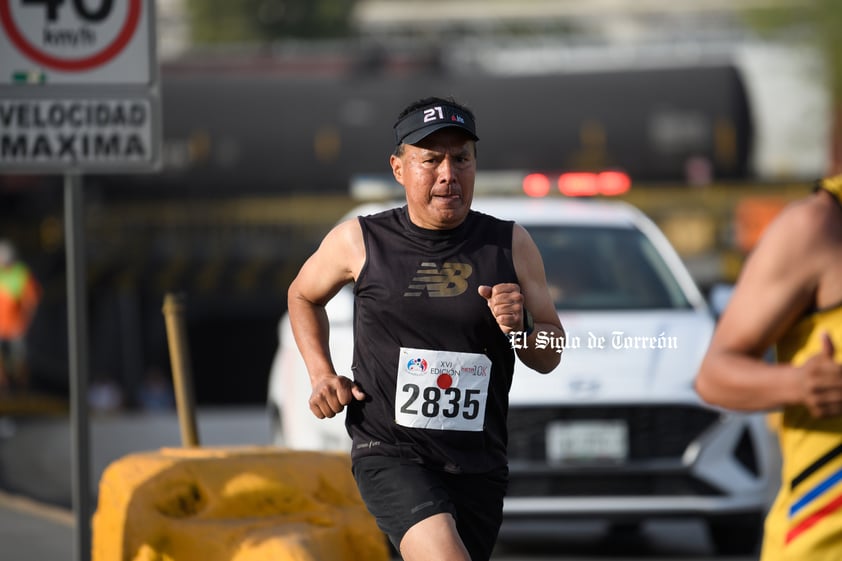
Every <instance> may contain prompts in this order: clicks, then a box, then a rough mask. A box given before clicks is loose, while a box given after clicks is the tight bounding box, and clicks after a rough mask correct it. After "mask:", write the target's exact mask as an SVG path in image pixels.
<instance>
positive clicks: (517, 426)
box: [508, 405, 721, 497]
mask: <svg viewBox="0 0 842 561" xmlns="http://www.w3.org/2000/svg"><path fill="white" fill-rule="evenodd" d="M718 419H719V414H718V413H717V412H715V411H711V410H709V409H704V408H701V407H694V406H685V405H657V406H649V405H647V406H618V407H557V406H556V407H513V408H511V410H510V411H509V465H510V480H509V491H508V495H509V496H522V497H531V496H536V497H537V496H570V497H577V496H578V497H581V496H602V497H606V496H680V495H694V496H700V495H701V496H705V495H707V496H711V495H718V494H721V492H720V491H719V490H717V489H716V488H714V487H712V486H710V485H708V484H706V483H705V482H703V481H700V480H699V479H696V478H695V477H693V476H692V475H691V474H690V472H689V470H688V469H686V467H684V466H683V464H682V463H681V457H682V455H683V454H684V451H685V450H686V449H687V447H688V446H689V445H690V443H691V442H693V441H694V440H695V439H696V438H698V437H699V435H701V434H702V432H704V431H705V430H706V429H707V428H709V427H710V426H712V425H713V424H714V423H716V422H717V420H718ZM585 420H622V421H623V422H625V423H626V425H627V426H628V437H629V443H628V457H627V459H626V460H625V461H624V462H623V463H621V464H611V463H599V462H594V463H570V464H554V463H550V462H548V460H547V457H546V449H547V445H546V427H547V424H548V423H551V422H554V421H585Z"/></svg>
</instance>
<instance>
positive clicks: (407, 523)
mask: <svg viewBox="0 0 842 561" xmlns="http://www.w3.org/2000/svg"><path fill="white" fill-rule="evenodd" d="M353 473H354V479H356V481H357V486H358V487H359V490H360V495H361V496H362V498H363V501H365V504H366V506H367V507H368V510H369V512H370V513H371V514H372V515H373V516H374V518H375V519H376V520H377V525H378V527H379V528H380V530H381V531H382V532H383V533H384V534H386V535H387V536H389V540H390V541H391V542H392V544H393V545H394V546H395V548H396V549H397V550H398V551H400V542H401V540H402V539H403V536H404V534H405V533H406V531H407V530H409V529H410V528H411V527H412V526H414V525H415V524H416V523H418V522H420V521H422V520H424V519H425V518H427V517H429V516H432V515H434V514H440V513H442V512H449V513H450V514H452V515H453V517H454V519H455V520H456V529H457V531H458V532H459V536H460V537H461V538H462V542H463V543H464V544H465V547H466V548H467V550H468V553H470V555H471V559H472V561H487V560H488V559H490V558H491V552H492V550H493V549H494V544H495V542H496V541H497V534H498V532H499V530H500V523H501V522H502V517H503V497H504V496H505V494H506V486H507V480H508V474H507V470H506V469H505V468H503V469H500V470H498V471H495V472H491V473H482V474H454V473H448V472H444V471H437V470H432V469H430V468H427V467H425V466H423V465H421V464H418V463H415V462H412V461H409V460H405V459H401V458H392V457H387V456H365V457H362V458H358V459H356V460H354V465H353Z"/></svg>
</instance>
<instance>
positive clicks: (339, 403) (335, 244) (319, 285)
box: [287, 219, 365, 419]
mask: <svg viewBox="0 0 842 561" xmlns="http://www.w3.org/2000/svg"><path fill="white" fill-rule="evenodd" d="M364 261H365V249H364V245H363V240H362V231H361V230H360V226H359V222H358V221H357V220H356V219H354V220H349V221H347V222H343V223H342V224H339V225H338V226H336V227H335V228H334V229H333V230H331V231H330V232H329V233H328V234H327V236H325V238H324V240H322V243H321V244H320V245H319V248H318V249H317V250H316V252H315V253H313V255H311V256H310V258H309V259H307V261H306V262H305V263H304V265H303V266H302V267H301V270H300V271H299V272H298V275H297V276H296V277H295V279H294V280H293V281H292V283H291V284H290V287H289V290H288V292H287V297H288V301H287V307H288V311H289V320H290V325H291V327H292V332H293V335H294V337H295V342H296V345H297V346H298V350H299V352H301V356H302V357H303V359H304V364H305V365H306V367H307V373H308V375H309V377H310V385H311V386H312V388H313V393H312V395H311V397H310V410H311V411H312V412H313V414H314V415H316V417H319V418H320V419H323V418H325V417H333V416H335V415H336V414H337V413H339V412H340V411H342V409H343V408H344V406H345V405H347V404H348V403H350V402H351V400H352V399H363V398H364V397H365V396H364V395H363V393H362V391H361V390H360V389H359V388H358V387H357V386H356V385H354V383H353V382H352V381H351V380H350V379H349V378H347V377H345V376H339V375H337V373H336V370H335V369H334V366H333V361H332V360H331V356H330V346H329V336H330V327H329V321H328V317H327V312H326V311H325V305H326V304H327V302H328V301H329V300H330V299H331V298H333V296H335V295H336V293H337V292H338V291H339V290H340V289H341V288H342V287H343V286H345V285H346V284H348V283H350V282H354V280H355V279H356V277H357V275H358V274H359V271H360V268H361V267H362V264H363V262H364Z"/></svg>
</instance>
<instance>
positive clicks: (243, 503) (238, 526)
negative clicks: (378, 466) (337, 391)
mask: <svg viewBox="0 0 842 561" xmlns="http://www.w3.org/2000/svg"><path fill="white" fill-rule="evenodd" d="M92 542H93V548H92V549H93V551H92V556H91V558H92V560H93V561H193V560H197V559H200V560H202V561H255V560H258V559H260V560H268V559H271V560H273V561H359V560H366V561H381V560H382V561H387V560H388V559H389V550H388V547H387V545H386V541H385V539H384V537H383V534H382V533H381V532H380V530H379V529H378V528H377V526H376V524H375V522H374V519H373V518H372V517H371V515H370V514H369V513H368V511H367V510H366V509H365V505H364V504H363V502H362V500H361V499H360V496H359V493H358V491H357V488H356V485H355V483H354V480H353V477H352V476H351V471H350V458H349V457H348V455H347V454H334V453H324V452H311V451H299V450H284V449H278V448H271V447H244V448H164V449H161V450H159V451H154V452H145V453H136V454H130V455H128V456H125V457H123V458H121V459H119V460H117V461H115V462H113V463H112V464H110V465H109V466H108V467H107V468H106V470H105V471H104V472H103V476H102V478H101V480H100V485H99V498H98V504H97V510H96V512H95V514H94V517H93V528H92Z"/></svg>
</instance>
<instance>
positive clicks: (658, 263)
mask: <svg viewBox="0 0 842 561" xmlns="http://www.w3.org/2000/svg"><path fill="white" fill-rule="evenodd" d="M526 228H527V230H528V231H529V233H530V234H531V235H532V238H533V239H534V240H535V243H536V244H537V245H538V249H539V250H540V251H541V255H542V256H543V259H544V267H545V269H546V273H547V283H548V285H549V288H550V294H551V295H552V297H553V300H554V301H555V305H556V308H558V309H562V310H651V309H686V308H689V307H690V303H689V301H688V300H687V297H686V295H685V294H684V292H683V290H682V289H681V287H680V286H679V285H678V282H677V281H676V280H675V278H674V277H673V275H672V273H671V272H670V269H669V267H668V266H667V265H666V263H665V262H664V261H663V259H662V258H661V256H660V255H659V254H658V251H657V250H656V249H655V247H654V246H653V245H652V243H651V242H650V240H649V239H648V238H647V237H646V236H644V235H643V233H642V232H640V231H639V230H636V229H633V228H613V227H595V226H558V225H553V226H526Z"/></svg>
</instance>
